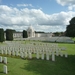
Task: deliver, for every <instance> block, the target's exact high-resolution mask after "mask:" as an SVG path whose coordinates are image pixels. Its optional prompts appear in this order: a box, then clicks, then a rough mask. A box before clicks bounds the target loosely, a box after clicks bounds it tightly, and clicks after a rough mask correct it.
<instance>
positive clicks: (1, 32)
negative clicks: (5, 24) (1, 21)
mask: <svg viewBox="0 0 75 75" xmlns="http://www.w3.org/2000/svg"><path fill="white" fill-rule="evenodd" d="M3 41H4V30H3V29H2V28H1V29H0V42H3Z"/></svg>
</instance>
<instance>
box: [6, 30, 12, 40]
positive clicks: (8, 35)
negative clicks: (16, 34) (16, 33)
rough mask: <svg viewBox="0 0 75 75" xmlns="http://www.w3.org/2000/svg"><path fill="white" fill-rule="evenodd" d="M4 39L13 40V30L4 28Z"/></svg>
mask: <svg viewBox="0 0 75 75" xmlns="http://www.w3.org/2000/svg"><path fill="white" fill-rule="evenodd" d="M6 40H8V41H12V40H13V30H11V29H7V30H6Z"/></svg>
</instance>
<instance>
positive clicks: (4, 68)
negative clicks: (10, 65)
mask: <svg viewBox="0 0 75 75" xmlns="http://www.w3.org/2000/svg"><path fill="white" fill-rule="evenodd" d="M3 72H4V73H5V74H7V73H8V72H7V66H6V65H4V66H3Z"/></svg>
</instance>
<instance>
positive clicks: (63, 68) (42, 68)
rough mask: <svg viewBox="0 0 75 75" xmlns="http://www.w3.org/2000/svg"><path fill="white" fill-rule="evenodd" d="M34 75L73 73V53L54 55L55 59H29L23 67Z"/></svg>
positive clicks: (66, 74) (68, 74)
mask: <svg viewBox="0 0 75 75" xmlns="http://www.w3.org/2000/svg"><path fill="white" fill-rule="evenodd" d="M21 69H24V70H27V71H29V72H34V73H35V75H75V55H69V56H68V58H65V57H56V61H55V62H52V61H47V60H36V59H35V60H29V61H28V64H25V65H24V67H23V68H21Z"/></svg>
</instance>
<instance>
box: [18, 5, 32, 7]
mask: <svg viewBox="0 0 75 75" xmlns="http://www.w3.org/2000/svg"><path fill="white" fill-rule="evenodd" d="M17 6H18V7H28V6H29V7H33V5H32V4H17Z"/></svg>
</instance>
